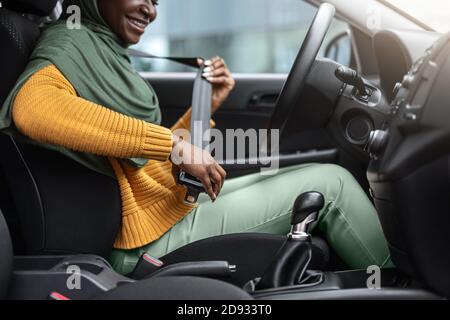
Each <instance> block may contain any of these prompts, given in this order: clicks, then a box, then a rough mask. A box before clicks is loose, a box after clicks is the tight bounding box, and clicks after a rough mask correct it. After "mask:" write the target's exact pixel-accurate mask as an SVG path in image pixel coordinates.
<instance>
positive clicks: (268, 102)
mask: <svg viewBox="0 0 450 320" xmlns="http://www.w3.org/2000/svg"><path fill="white" fill-rule="evenodd" d="M278 96H279V93H255V94H254V95H252V96H251V98H250V101H249V103H248V108H249V109H273V108H275V106H276V104H277V101H278Z"/></svg>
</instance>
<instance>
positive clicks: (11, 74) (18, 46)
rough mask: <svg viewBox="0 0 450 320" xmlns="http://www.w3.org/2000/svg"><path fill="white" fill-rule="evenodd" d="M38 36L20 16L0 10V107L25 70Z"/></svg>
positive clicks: (36, 31)
mask: <svg viewBox="0 0 450 320" xmlns="http://www.w3.org/2000/svg"><path fill="white" fill-rule="evenodd" d="M38 36H39V29H38V27H37V26H36V25H34V24H32V23H31V22H30V21H29V20H27V19H26V18H24V17H22V16H21V15H20V14H18V13H15V12H12V11H9V10H7V9H4V8H3V9H0V43H1V48H2V50H0V70H2V72H1V75H0V77H1V84H2V85H1V86H0V106H1V105H2V104H3V102H4V101H5V99H6V97H7V96H8V94H9V92H10V91H11V89H12V87H13V86H14V84H15V83H16V81H17V78H18V77H19V76H20V74H21V73H22V72H23V70H24V69H25V66H26V64H27V62H28V57H29V55H30V54H31V52H32V50H33V47H34V43H35V41H36V39H37V37H38Z"/></svg>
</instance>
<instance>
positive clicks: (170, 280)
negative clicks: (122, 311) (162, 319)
mask: <svg viewBox="0 0 450 320" xmlns="http://www.w3.org/2000/svg"><path fill="white" fill-rule="evenodd" d="M252 299H253V298H252V297H251V296H250V295H249V294H248V293H246V292H245V291H243V290H242V289H240V288H238V287H235V286H233V285H231V284H228V283H225V282H222V281H218V280H213V279H205V278H194V277H163V278H154V279H151V278H150V279H147V280H142V281H139V282H136V283H133V284H129V285H123V286H120V287H118V288H117V289H113V290H111V291H108V292H106V293H103V294H101V295H99V296H98V297H96V298H95V299H94V300H180V301H182V300H252Z"/></svg>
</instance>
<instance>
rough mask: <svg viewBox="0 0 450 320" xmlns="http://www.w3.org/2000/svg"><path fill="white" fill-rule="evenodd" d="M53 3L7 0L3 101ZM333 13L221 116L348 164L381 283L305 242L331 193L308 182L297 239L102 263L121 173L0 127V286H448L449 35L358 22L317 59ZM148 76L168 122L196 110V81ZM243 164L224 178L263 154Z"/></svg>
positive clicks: (216, 240)
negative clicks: (348, 54)
mask: <svg viewBox="0 0 450 320" xmlns="http://www.w3.org/2000/svg"><path fill="white" fill-rule="evenodd" d="M330 2H332V1H330ZM57 3H58V0H41V1H32V0H3V1H1V4H2V5H1V6H0V44H1V48H2V49H1V51H0V70H2V72H1V73H0V78H1V81H0V106H1V105H2V104H3V101H5V99H6V97H7V96H8V93H9V92H10V90H11V89H12V88H13V86H14V84H15V82H16V80H17V79H18V77H19V76H20V74H21V73H22V72H23V70H24V69H25V66H26V64H27V61H28V57H29V56H30V54H31V52H32V50H33V47H34V45H35V43H36V40H37V38H38V37H39V32H40V31H39V23H40V22H41V21H48V20H52V19H56V18H57V16H56V14H55V8H56V7H57ZM339 14H340V13H339V11H337V12H336V9H335V7H334V6H333V5H332V4H322V5H320V6H319V8H318V11H317V14H316V16H315V18H314V20H313V23H312V25H311V27H310V29H309V31H308V35H307V37H306V39H305V41H304V42H303V44H302V47H301V49H300V52H299V53H298V56H297V58H296V60H295V62H294V65H293V67H292V70H291V71H290V73H289V75H287V77H286V76H284V75H278V76H273V77H258V76H256V75H254V76H252V75H249V76H245V75H237V76H236V89H235V90H234V92H233V93H232V95H231V96H230V98H229V99H228V100H227V101H226V103H225V106H224V107H223V108H222V110H221V111H219V112H218V114H217V115H216V116H215V122H216V123H217V128H218V129H219V130H221V131H225V130H226V129H238V128H240V129H244V130H246V129H250V128H254V129H263V128H267V127H268V128H269V129H279V130H280V132H281V141H280V143H281V145H280V155H279V163H280V167H287V166H293V165H298V164H306V163H311V162H314V163H334V164H338V165H341V166H343V167H345V168H346V169H348V170H349V171H350V172H351V173H352V174H353V175H354V176H355V178H356V179H357V181H358V182H359V183H360V184H361V186H362V187H363V188H364V190H367V192H368V194H370V196H371V197H372V198H373V200H374V203H375V206H376V208H377V211H378V215H379V219H380V222H381V224H382V227H383V230H384V233H385V235H386V237H387V241H388V244H389V249H390V252H391V256H392V259H393V261H394V264H395V265H396V268H394V269H383V270H381V288H377V289H373V288H370V287H369V286H368V283H367V279H368V277H369V275H368V273H367V270H350V271H349V270H346V266H345V265H344V264H343V263H342V262H341V261H340V260H339V258H337V256H336V254H334V253H333V251H332V249H331V248H330V247H329V246H328V244H327V242H326V240H325V239H324V237H321V235H320V234H317V235H315V237H313V238H312V240H311V236H310V235H309V234H308V226H309V225H310V224H311V223H313V222H314V221H315V220H316V219H317V212H318V211H320V209H321V208H322V207H323V205H324V204H323V196H322V195H321V194H318V193H316V192H314V190H311V192H307V193H305V194H302V195H299V197H298V198H297V200H296V201H295V203H293V204H292V206H293V213H292V232H291V233H290V234H289V236H275V235H268V234H259V233H257V234H233V235H225V236H219V237H213V238H208V239H204V240H201V241H198V242H195V243H192V244H189V245H187V246H185V247H182V248H180V249H178V250H176V251H174V252H172V253H169V254H168V255H166V256H165V257H162V258H160V259H155V258H153V257H150V256H148V255H143V256H142V257H141V259H140V261H139V263H138V265H137V266H136V268H135V270H134V271H133V272H132V273H131V274H129V275H126V276H124V275H119V274H118V273H116V272H115V271H114V270H113V269H112V267H111V266H110V264H109V263H108V262H107V260H106V259H107V258H108V256H109V254H110V253H111V250H112V248H113V243H114V240H115V236H116V234H117V233H118V230H119V228H120V223H121V203H120V194H119V188H118V186H117V183H116V181H115V180H114V179H112V178H110V177H107V176H104V175H101V174H99V173H96V172H94V171H92V170H90V169H88V168H86V167H84V166H82V165H80V164H78V163H76V162H74V161H73V160H71V159H69V158H67V157H65V156H63V155H61V154H59V153H57V152H54V151H49V150H44V149H42V148H39V147H36V146H33V145H31V144H26V143H23V142H21V141H19V139H15V138H12V137H10V136H8V135H5V134H0V150H1V151H0V209H1V210H0V257H1V259H0V299H9V300H30V299H32V300H48V299H50V300H68V299H69V300H116V299H120V300H127V299H148V300H153V299H161V300H169V299H174V300H193V299H204V300H210V299H218V300H228V299H230V300H235V299H236V300H238V299H244V300H248V299H256V300H280V299H283V300H329V299H333V300H334V299H346V300H347V299H350V300H351V299H355V300H357V299H368V300H370V299H389V300H399V299H446V298H448V297H450V277H448V274H447V272H448V270H450V256H449V255H448V254H446V252H447V250H446V244H447V243H448V241H449V237H450V235H449V233H448V232H447V226H448V225H449V224H450V218H449V216H448V215H447V214H446V212H448V210H450V208H449V207H450V202H449V200H448V199H449V197H448V195H449V194H450V178H449V177H450V171H449V168H450V166H449V163H450V162H449V161H450V158H449V154H450V150H449V147H448V146H449V144H448V143H446V141H449V140H450V127H449V125H448V119H450V114H449V113H450V111H448V108H446V107H447V103H448V98H449V96H448V95H449V90H448V89H446V86H447V84H448V82H447V80H448V77H449V75H450V58H449V56H450V55H449V53H450V52H449V51H450V36H448V35H442V34H439V33H437V32H432V31H424V30H417V31H414V30H413V31H411V30H403V29H386V30H378V31H377V32H376V33H375V34H373V35H370V34H367V33H365V32H363V31H362V30H361V29H358V28H356V27H355V26H352V27H351V29H352V30H351V35H352V42H353V47H354V52H353V57H352V63H351V65H350V66H349V67H347V66H343V65H341V64H339V63H338V62H335V61H333V60H331V59H328V58H319V57H318V52H319V49H320V47H321V45H322V43H323V41H324V38H325V36H326V35H327V32H328V29H329V27H330V24H331V21H332V19H333V18H334V17H335V15H339ZM341 36H342V35H340V37H341ZM338 41H339V37H337V38H336V42H335V44H336V45H337V43H338ZM356 56H358V58H357V57H356ZM355 70H358V71H355ZM143 77H144V78H145V79H146V80H147V81H148V82H149V83H151V85H152V86H153V87H154V88H155V91H156V92H158V96H159V99H160V101H161V104H162V105H164V106H165V107H164V108H165V109H164V112H165V118H164V125H165V126H170V125H171V124H172V123H174V122H175V121H176V119H177V118H178V117H179V116H181V115H182V114H183V113H184V111H185V110H186V106H187V104H188V103H187V102H188V101H190V99H191V95H192V81H193V78H192V77H191V76H190V75H186V76H181V75H180V76H179V77H166V76H164V75H160V74H152V73H145V74H143ZM174 91H176V92H177V94H176V95H174V94H173V92H174ZM446 146H447V147H446ZM246 156H249V155H246ZM230 160H236V159H230ZM247 160H248V159H247ZM237 163H240V162H239V161H234V162H233V161H230V163H227V162H225V163H224V164H223V166H224V168H225V169H226V171H227V172H228V177H239V176H243V175H247V174H250V173H254V172H257V171H258V170H260V169H261V167H263V166H264V164H263V163H256V164H255V163H251V162H250V161H246V162H245V163H247V164H237ZM67 181H71V183H67ZM81 199H83V200H82V201H81ZM249 201H250V200H249ZM71 266H77V267H78V268H79V270H78V273H79V275H80V281H81V283H80V287H81V289H77V290H73V289H70V286H68V285H67V283H68V281H69V280H70V279H71V276H72V275H73V273H72V272H70V267H71Z"/></svg>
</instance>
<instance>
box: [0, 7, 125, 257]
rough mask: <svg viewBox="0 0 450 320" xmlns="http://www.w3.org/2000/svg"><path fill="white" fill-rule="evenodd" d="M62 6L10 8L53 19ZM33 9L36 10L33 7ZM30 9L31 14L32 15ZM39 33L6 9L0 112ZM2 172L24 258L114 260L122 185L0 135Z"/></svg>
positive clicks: (1, 31) (0, 22) (1, 15)
mask: <svg viewBox="0 0 450 320" xmlns="http://www.w3.org/2000/svg"><path fill="white" fill-rule="evenodd" d="M55 3H56V1H14V2H7V3H6V6H7V7H14V8H16V6H20V7H18V8H19V9H20V10H21V12H33V13H42V14H48V13H49V12H51V9H53V7H54V5H55ZM28 4H30V5H31V6H30V7H27V5H28ZM26 8H29V9H28V10H26ZM38 36H39V28H38V26H37V25H35V24H34V23H33V22H31V21H30V20H28V19H26V18H25V17H23V16H21V15H20V14H18V13H15V12H12V11H10V10H8V9H5V8H0V43H1V48H2V49H1V50H0V70H2V72H1V73H0V83H1V84H2V85H1V86H0V106H1V105H2V104H3V102H4V100H5V99H6V97H7V95H8V93H9V92H10V91H11V89H12V87H13V86H14V84H15V82H16V81H17V78H18V77H19V75H20V74H21V73H22V72H23V70H24V69H25V67H26V64H27V62H28V58H29V55H30V54H31V52H32V50H33V47H34V45H35V42H36V39H37V37H38ZM0 150H1V151H0V166H1V171H2V172H3V175H2V176H4V181H0V184H1V186H0V187H1V188H0V189H3V188H5V189H8V190H9V191H10V193H11V195H12V201H13V203H12V204H8V205H6V204H4V203H0V206H1V207H2V208H3V207H8V208H15V210H12V211H11V210H5V211H7V212H6V213H5V216H6V219H7V221H8V223H9V225H10V228H11V232H12V233H13V234H14V240H17V237H18V235H20V234H23V235H26V237H24V239H22V240H23V241H20V240H19V241H17V243H21V242H23V243H24V248H16V249H17V250H20V249H22V250H20V253H21V254H59V253H61V254H71V253H92V254H98V255H101V256H103V257H106V256H108V255H109V253H110V251H111V249H112V245H113V242H114V239H115V237H116V235H117V232H118V230H119V227H120V221H121V203H120V194H119V188H118V185H117V182H116V181H115V180H114V179H112V178H110V177H106V176H104V175H101V174H99V173H96V172H93V171H92V170H89V169H87V168H86V167H84V166H81V165H79V164H78V163H76V162H74V161H72V160H70V159H68V158H66V157H64V156H62V155H61V154H59V153H57V152H52V151H48V150H44V149H42V148H37V147H34V146H31V145H28V144H23V143H20V142H19V141H16V140H15V139H12V138H11V137H9V136H6V135H3V134H0Z"/></svg>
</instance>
